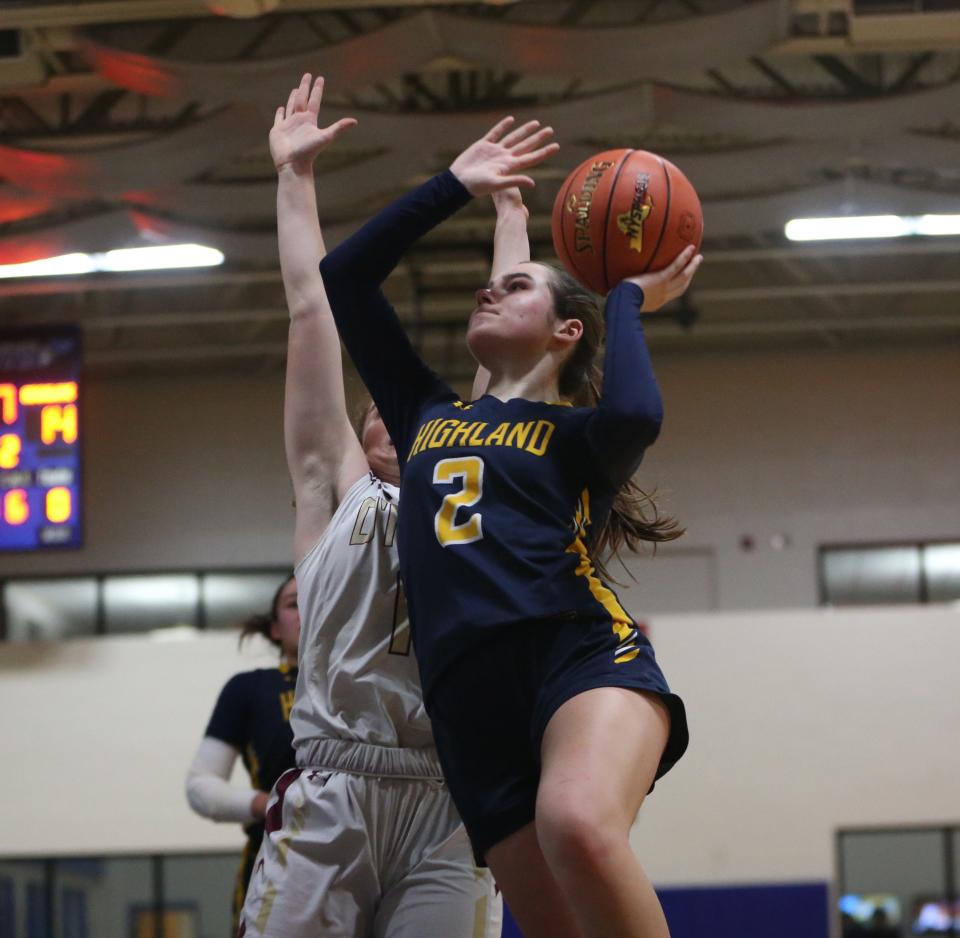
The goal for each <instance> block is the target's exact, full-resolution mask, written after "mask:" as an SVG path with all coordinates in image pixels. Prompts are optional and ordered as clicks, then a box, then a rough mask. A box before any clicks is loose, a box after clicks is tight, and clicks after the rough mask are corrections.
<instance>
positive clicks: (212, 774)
mask: <svg viewBox="0 0 960 938" xmlns="http://www.w3.org/2000/svg"><path fill="white" fill-rule="evenodd" d="M236 760H237V750H236V749H234V748H233V747H232V746H230V745H229V744H228V743H225V742H223V741H222V740H220V739H216V738H214V737H211V736H205V737H204V738H203V740H201V742H200V746H199V748H198V749H197V752H196V754H195V755H194V757H193V762H192V763H191V764H190V768H189V769H188V770H187V778H186V795H187V801H188V802H189V803H190V807H191V808H193V810H194V811H196V812H197V814H199V815H201V816H202V817H206V818H210V819H211V820H214V821H234V822H236V823H239V824H249V823H250V822H251V821H253V820H254V816H253V811H252V808H251V805H252V803H253V798H254V796H255V795H256V794H257V792H256V791H255V790H254V789H252V788H246V787H244V786H239V785H231V784H230V782H229V778H230V773H231V772H232V771H233V765H234V763H235V762H236Z"/></svg>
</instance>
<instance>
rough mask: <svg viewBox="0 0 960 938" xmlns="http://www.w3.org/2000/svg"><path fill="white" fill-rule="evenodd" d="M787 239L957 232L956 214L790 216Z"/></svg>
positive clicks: (958, 219) (959, 230) (958, 220)
mask: <svg viewBox="0 0 960 938" xmlns="http://www.w3.org/2000/svg"><path fill="white" fill-rule="evenodd" d="M784 234H785V235H786V236H787V239H788V240H790V241H846V240H859V239H863V238H904V237H907V236H910V235H955V234H960V215H913V216H911V215H842V216H839V217H836V218H794V219H792V220H791V221H788V222H787V224H786V226H785V227H784Z"/></svg>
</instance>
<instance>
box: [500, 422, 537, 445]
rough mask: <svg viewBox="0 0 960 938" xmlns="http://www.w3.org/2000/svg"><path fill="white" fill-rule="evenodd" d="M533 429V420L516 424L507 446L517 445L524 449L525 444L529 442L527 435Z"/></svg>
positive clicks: (508, 438)
mask: <svg viewBox="0 0 960 938" xmlns="http://www.w3.org/2000/svg"><path fill="white" fill-rule="evenodd" d="M532 429H533V421H532V420H531V421H529V422H528V423H518V424H515V425H514V427H513V429H512V430H511V431H510V434H509V436H508V437H507V440H506V443H505V444H504V445H505V446H516V447H517V449H523V447H524V445H525V444H526V442H527V437H528V436H530V431H531V430H532Z"/></svg>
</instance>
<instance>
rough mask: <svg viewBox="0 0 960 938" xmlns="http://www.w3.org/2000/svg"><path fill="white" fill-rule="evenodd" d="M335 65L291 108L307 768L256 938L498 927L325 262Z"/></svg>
mask: <svg viewBox="0 0 960 938" xmlns="http://www.w3.org/2000/svg"><path fill="white" fill-rule="evenodd" d="M322 89H323V83H322V79H318V80H317V82H316V83H315V84H312V83H311V81H310V76H309V75H307V76H304V79H303V81H302V82H301V84H300V86H299V87H297V88H295V89H294V90H293V91H292V92H291V94H290V98H289V100H288V102H287V105H286V107H285V108H284V107H281V108H279V109H278V110H277V114H276V118H275V120H274V126H273V128H272V130H271V132H270V151H271V155H272V156H273V160H274V164H275V166H276V169H277V176H278V183H277V229H278V243H279V249H280V268H281V273H282V275H283V283H284V289H285V292H286V297H287V304H288V306H289V311H290V331H289V338H288V346H287V370H286V390H285V395H284V440H285V444H286V455H287V465H288V468H289V470H290V476H291V479H292V482H293V488H294V495H295V503H296V519H295V530H294V554H295V560H296V571H295V572H296V577H297V583H298V586H299V605H300V613H301V621H302V626H303V627H302V632H301V638H300V657H299V661H300V673H299V678H298V681H297V689H296V699H295V702H294V705H293V712H292V714H291V725H292V727H293V731H294V748H295V749H296V753H297V768H296V769H293V770H291V771H290V772H287V773H286V774H284V775H283V777H282V778H281V779H280V780H279V781H278V782H277V784H276V786H275V788H274V797H273V798H272V800H271V801H270V804H269V806H268V808H267V824H266V836H265V838H264V841H263V847H262V849H261V851H260V855H259V857H258V859H257V862H256V865H255V869H254V874H253V878H252V880H251V883H250V889H249V891H248V893H247V900H246V903H245V905H244V909H243V915H242V919H241V926H240V929H241V935H243V936H245V938H431V936H436V938H494V936H498V935H499V933H500V911H499V910H500V904H501V903H500V900H499V898H497V897H496V895H495V893H494V890H493V883H492V879H491V877H490V874H489V873H488V872H487V871H485V870H478V869H477V867H476V864H475V862H474V858H473V854H472V852H471V849H470V842H469V840H468V838H467V835H466V832H465V830H464V828H463V824H462V822H461V821H460V817H459V815H458V814H457V812H456V809H455V808H454V805H453V801H452V799H451V797H450V793H449V791H448V790H447V788H446V786H445V785H444V784H443V776H442V770H441V768H440V762H439V758H438V756H437V752H436V748H435V746H434V742H433V735H432V732H431V728H430V721H429V719H428V718H427V715H426V711H425V709H424V706H423V694H422V692H421V690H420V681H419V677H418V674H417V665H416V661H415V659H414V657H413V655H412V654H411V648H410V632H409V626H408V623H407V616H406V612H405V605H404V603H403V601H402V595H401V593H400V591H399V586H398V568H399V560H398V558H397V548H396V543H395V534H396V527H397V501H398V496H399V491H398V489H397V483H398V482H399V475H400V472H399V466H398V464H397V456H396V452H395V450H394V448H393V445H392V443H391V441H390V438H389V436H388V435H387V432H386V429H385V427H384V425H383V421H382V420H381V419H380V417H379V415H378V413H377V411H376V410H375V409H373V408H371V409H368V411H367V413H366V414H365V417H364V421H363V424H362V426H361V428H360V439H358V438H357V435H356V434H355V433H354V431H353V428H352V427H351V425H350V421H349V419H348V416H347V408H346V402H345V396H344V386H343V375H342V366H341V359H340V342H339V339H338V337H337V331H336V327H335V325H334V322H333V318H332V316H331V313H330V309H329V305H328V304H327V299H326V294H325V293H324V289H323V281H322V280H321V278H320V271H319V262H320V258H321V257H322V256H323V253H324V247H323V241H322V239H321V237H320V227H319V222H318V220H317V206H316V193H315V189H314V177H313V163H314V158H315V157H316V156H317V154H318V153H319V152H320V151H321V150H323V149H324V148H325V147H326V146H327V145H328V144H329V143H330V142H331V141H332V140H334V139H335V138H336V137H337V136H338V135H339V133H341V132H343V131H344V130H345V129H346V128H347V127H349V126H350V125H351V124H352V123H354V122H353V121H350V120H344V121H339V122H337V123H335V124H333V125H332V126H330V127H326V128H322V127H318V126H317V120H318V111H319V107H320V99H321V95H322Z"/></svg>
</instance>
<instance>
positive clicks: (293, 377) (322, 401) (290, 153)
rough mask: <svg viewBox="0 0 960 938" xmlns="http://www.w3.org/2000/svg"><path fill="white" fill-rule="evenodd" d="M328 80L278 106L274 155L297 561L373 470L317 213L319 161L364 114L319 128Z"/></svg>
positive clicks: (307, 84) (306, 85)
mask: <svg viewBox="0 0 960 938" xmlns="http://www.w3.org/2000/svg"><path fill="white" fill-rule="evenodd" d="M322 95H323V79H322V78H317V80H316V81H315V82H311V76H310V75H304V76H303V80H302V81H301V82H300V84H299V86H298V87H297V88H295V89H294V90H293V91H292V92H291V93H290V98H289V100H288V101H287V104H286V107H280V108H278V109H277V113H276V115H275V117H274V122H273V128H272V129H271V131H270V153H271V156H272V157H273V161H274V165H275V166H276V169H277V177H278V180H277V237H278V242H279V249H280V270H281V273H282V275H283V286H284V290H285V291H286V296H287V306H288V308H289V310H290V331H289V339H288V344H287V380H286V392H285V397H284V421H283V425H284V441H285V446H286V453H287V465H288V468H289V470H290V476H291V478H292V480H293V488H294V495H295V498H296V505H297V516H296V532H295V535H294V548H295V553H296V560H297V561H299V560H300V559H301V558H302V557H303V556H304V554H305V553H306V552H307V551H308V550H309V549H310V548H311V547H312V546H313V544H314V543H316V540H317V538H318V537H319V536H320V535H321V534H322V533H323V531H324V530H325V528H326V526H327V523H328V521H329V520H330V517H331V516H332V514H333V512H334V510H335V509H336V506H337V504H338V502H339V500H340V499H341V498H342V496H343V495H344V493H345V492H346V491H347V489H349V488H350V486H351V485H352V484H353V483H354V482H356V480H357V479H359V478H360V477H361V476H362V475H363V474H364V473H366V472H367V471H368V467H367V461H366V457H365V456H364V453H363V450H362V448H361V446H360V443H359V442H358V440H357V438H356V435H355V434H354V432H353V429H352V427H351V426H350V421H349V418H348V415H347V407H346V398H345V396H344V390H343V373H342V362H341V356H340V340H339V338H338V336H337V330H336V326H335V325H334V322H333V317H332V316H331V313H330V306H329V303H328V302H327V296H326V292H325V290H324V286H323V279H322V278H321V276H320V269H319V265H320V261H321V259H322V258H323V256H324V254H325V253H326V252H325V249H324V245H323V238H322V236H321V234H320V225H319V222H318V220H317V200H316V191H315V188H314V178H313V161H314V159H315V158H316V156H317V154H318V153H320V151H321V150H323V149H324V148H325V147H326V146H328V145H329V144H330V143H331V142H332V141H333V140H334V139H336V137H337V136H339V135H340V134H341V133H342V132H343V131H345V130H346V129H348V128H349V127H351V126H353V125H354V124H355V123H356V121H353V120H352V119H343V120H340V121H337V122H336V123H335V124H332V125H330V126H329V127H318V126H317V119H318V113H319V108H320V101H321V98H322Z"/></svg>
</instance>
